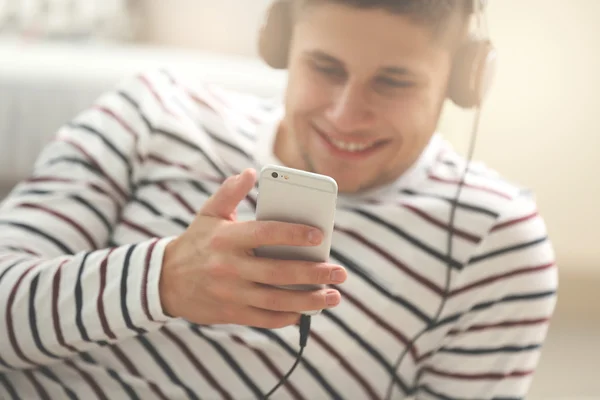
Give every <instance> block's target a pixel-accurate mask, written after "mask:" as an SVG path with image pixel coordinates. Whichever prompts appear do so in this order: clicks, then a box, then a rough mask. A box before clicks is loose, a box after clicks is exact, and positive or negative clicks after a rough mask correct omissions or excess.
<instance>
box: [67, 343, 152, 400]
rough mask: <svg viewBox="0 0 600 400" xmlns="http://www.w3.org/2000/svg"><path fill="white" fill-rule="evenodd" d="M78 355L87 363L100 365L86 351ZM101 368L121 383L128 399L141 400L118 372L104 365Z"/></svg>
mask: <svg viewBox="0 0 600 400" xmlns="http://www.w3.org/2000/svg"><path fill="white" fill-rule="evenodd" d="M79 356H80V357H81V359H82V360H83V361H85V362H87V363H88V364H92V365H94V366H97V367H101V366H100V365H99V364H98V362H97V361H96V360H94V359H93V358H92V356H90V355H89V354H88V353H80V354H79ZM101 368H103V369H104V370H105V371H106V373H107V374H108V375H109V376H110V377H111V378H113V379H114V380H115V381H117V383H119V385H121V387H122V388H123V390H125V392H126V393H127V394H128V395H129V398H130V399H132V400H141V399H140V397H139V396H138V395H137V394H136V393H135V391H134V390H133V388H132V387H131V386H130V385H128V384H127V383H126V382H125V381H123V379H121V376H119V374H118V373H117V372H116V371H115V370H113V369H112V368H106V367H101Z"/></svg>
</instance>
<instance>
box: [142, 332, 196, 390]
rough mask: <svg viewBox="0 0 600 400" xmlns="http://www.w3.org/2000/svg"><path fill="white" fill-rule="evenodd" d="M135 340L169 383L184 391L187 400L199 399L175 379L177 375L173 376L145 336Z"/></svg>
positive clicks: (173, 373)
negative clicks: (169, 380)
mask: <svg viewBox="0 0 600 400" xmlns="http://www.w3.org/2000/svg"><path fill="white" fill-rule="evenodd" d="M137 340H138V341H139V342H140V343H141V344H142V346H144V348H145V349H146V351H147V352H148V353H149V354H150V356H151V357H152V358H153V359H154V361H156V363H157V364H158V366H159V367H160V368H161V369H162V371H163V372H164V373H165V374H166V375H167V376H168V377H169V379H171V382H173V383H174V384H175V385H177V386H179V387H181V388H182V389H183V390H184V391H185V393H186V394H187V396H188V398H190V399H198V400H199V399H200V398H199V397H198V396H197V395H196V394H195V393H194V391H193V390H192V389H191V388H190V387H189V386H187V385H186V384H185V383H183V382H182V381H181V379H179V377H177V374H175V372H174V371H173V369H171V367H170V366H169V364H168V363H167V362H166V361H165V359H164V358H163V357H162V356H161V355H160V354H159V353H158V351H157V350H156V348H155V347H154V346H152V344H150V341H149V340H148V339H147V338H146V337H145V336H143V335H141V336H138V337H137Z"/></svg>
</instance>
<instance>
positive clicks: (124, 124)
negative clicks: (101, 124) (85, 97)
mask: <svg viewBox="0 0 600 400" xmlns="http://www.w3.org/2000/svg"><path fill="white" fill-rule="evenodd" d="M94 108H95V109H96V110H98V111H100V112H102V113H104V114H106V115H108V116H110V117H112V118H113V119H114V120H115V121H117V122H118V123H119V125H121V126H122V127H123V129H125V131H127V133H129V134H130V135H131V136H133V141H134V144H135V148H136V157H137V159H138V161H140V162H142V161H143V158H142V156H141V155H140V154H139V153H137V144H138V140H139V135H138V134H137V132H136V131H134V130H133V128H131V126H130V125H129V124H128V123H127V122H126V121H125V120H124V119H123V118H121V116H120V115H118V114H116V113H115V112H114V111H112V110H109V109H108V108H106V107H102V106H95V107H94Z"/></svg>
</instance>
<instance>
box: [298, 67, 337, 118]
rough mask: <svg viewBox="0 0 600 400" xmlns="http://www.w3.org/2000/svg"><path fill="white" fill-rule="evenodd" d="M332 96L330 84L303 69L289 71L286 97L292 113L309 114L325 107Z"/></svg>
mask: <svg viewBox="0 0 600 400" xmlns="http://www.w3.org/2000/svg"><path fill="white" fill-rule="evenodd" d="M332 96H333V88H332V87H331V85H329V84H327V83H326V82H323V80H322V79H317V77H314V76H312V75H311V74H309V73H307V72H306V71H303V70H300V69H298V70H296V71H293V72H292V71H290V78H289V81H288V97H289V99H291V101H292V102H291V103H290V104H289V105H288V106H291V109H293V110H294V114H309V113H315V112H318V111H320V110H323V109H325V108H326V107H327V106H328V104H329V103H330V101H331V98H332Z"/></svg>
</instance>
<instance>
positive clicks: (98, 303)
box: [96, 249, 117, 340]
mask: <svg viewBox="0 0 600 400" xmlns="http://www.w3.org/2000/svg"><path fill="white" fill-rule="evenodd" d="M113 251H114V249H110V250H109V252H108V253H107V254H106V257H104V260H102V263H101V264H100V291H99V292H98V298H97V299H96V307H97V308H98V315H99V317H100V323H101V324H102V329H103V330H104V334H105V335H106V336H108V337H109V338H111V339H113V340H115V339H117V336H116V335H115V334H114V333H113V331H112V330H111V329H110V326H109V324H108V319H107V318H106V313H105V312H104V289H105V288H106V267H107V265H108V259H109V257H110V255H111V254H112V252H113Z"/></svg>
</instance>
